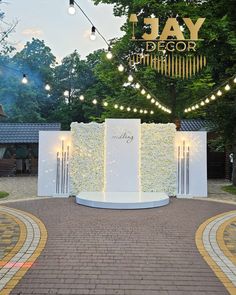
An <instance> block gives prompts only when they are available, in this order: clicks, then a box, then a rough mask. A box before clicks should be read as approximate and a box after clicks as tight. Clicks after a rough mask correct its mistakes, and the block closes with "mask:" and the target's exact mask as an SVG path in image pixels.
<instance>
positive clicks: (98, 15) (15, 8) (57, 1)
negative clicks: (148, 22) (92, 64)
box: [1, 0, 125, 62]
mask: <svg viewBox="0 0 236 295" xmlns="http://www.w3.org/2000/svg"><path fill="white" fill-rule="evenodd" d="M77 3H78V4H79V5H80V6H81V8H82V9H83V10H84V11H85V12H86V14H87V15H88V16H89V18H90V19H91V20H92V22H93V23H94V25H95V27H97V28H98V29H99V31H100V32H101V33H102V35H103V36H104V37H105V38H106V40H110V39H112V38H117V37H121V36H122V35H123V32H122V31H121V30H120V27H121V26H122V24H123V23H124V22H125V20H124V18H118V17H115V16H114V15H113V7H112V5H105V4H99V5H98V6H95V5H94V4H93V2H92V1H91V0H77ZM68 6H69V0H7V4H2V5H1V9H2V10H3V11H4V12H5V15H6V19H7V21H8V22H10V21H14V20H18V21H19V23H18V25H17V27H16V29H15V32H14V33H12V34H11V36H10V40H11V42H12V43H13V45H14V46H15V47H16V48H17V50H21V49H22V48H23V47H24V45H25V43H26V42H27V41H30V40H31V39H32V37H34V38H38V39H40V40H44V41H45V44H46V45H47V46H49V47H50V48H51V49H52V53H53V54H54V55H55V56H56V58H57V61H58V62H60V61H61V59H62V58H63V57H65V56H66V55H68V54H70V53H72V52H73V51H74V50H75V49H76V50H77V51H78V53H79V54H80V55H81V57H82V58H85V57H86V56H87V55H88V54H89V53H91V52H93V51H94V50H97V49H100V48H105V49H107V45H106V44H105V43H104V41H103V40H102V39H101V38H100V37H99V36H98V35H97V38H96V40H95V41H91V40H90V38H89V36H90V32H91V24H90V23H89V22H88V20H87V19H86V18H85V17H84V16H83V14H82V13H81V12H80V11H79V10H78V9H77V11H76V14H75V15H73V16H72V15H70V14H69V13H68Z"/></svg>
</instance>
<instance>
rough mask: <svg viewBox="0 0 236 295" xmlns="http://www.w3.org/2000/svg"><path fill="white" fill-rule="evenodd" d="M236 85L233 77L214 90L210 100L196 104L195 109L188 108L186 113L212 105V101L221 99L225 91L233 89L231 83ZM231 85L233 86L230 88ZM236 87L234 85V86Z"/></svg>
mask: <svg viewBox="0 0 236 295" xmlns="http://www.w3.org/2000/svg"><path fill="white" fill-rule="evenodd" d="M232 82H233V83H236V77H231V78H230V79H228V80H227V81H226V82H224V83H223V84H221V86H219V87H218V88H217V89H215V90H213V91H212V92H213V93H211V94H210V99H209V98H208V97H207V98H205V99H203V100H201V101H200V102H199V104H196V105H195V106H194V107H193V106H192V107H190V108H186V109H185V110H184V112H185V113H188V112H191V111H194V110H196V109H199V108H200V107H204V106H205V105H206V104H208V103H210V102H211V101H215V100H216V99H217V98H218V97H221V96H222V95H223V92H224V90H225V91H229V90H230V89H231V86H232V84H231V83H232ZM230 84H231V86H230ZM233 86H234V85H233Z"/></svg>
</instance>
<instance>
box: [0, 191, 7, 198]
mask: <svg viewBox="0 0 236 295" xmlns="http://www.w3.org/2000/svg"><path fill="white" fill-rule="evenodd" d="M7 196H9V194H8V193H7V192H1V191H0V199H2V198H6V197H7Z"/></svg>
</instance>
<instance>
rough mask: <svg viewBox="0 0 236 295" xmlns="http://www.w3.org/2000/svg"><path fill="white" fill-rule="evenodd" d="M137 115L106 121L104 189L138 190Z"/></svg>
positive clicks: (138, 134)
mask: <svg viewBox="0 0 236 295" xmlns="http://www.w3.org/2000/svg"><path fill="white" fill-rule="evenodd" d="M140 124H141V122H140V119H107V120H106V123H105V145H106V146H105V149H106V150H105V151H106V152H105V180H106V181H105V191H107V192H137V191H140V169H139V168H140V156H139V151H140V140H141V139H140V128H141V127H140V126H141V125H140Z"/></svg>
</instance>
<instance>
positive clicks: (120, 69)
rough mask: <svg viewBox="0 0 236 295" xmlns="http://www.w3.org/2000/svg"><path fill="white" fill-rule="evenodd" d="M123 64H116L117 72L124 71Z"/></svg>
mask: <svg viewBox="0 0 236 295" xmlns="http://www.w3.org/2000/svg"><path fill="white" fill-rule="evenodd" d="M124 69H125V68H124V66H123V65H122V64H120V65H119V66H118V71H119V72H124Z"/></svg>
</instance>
